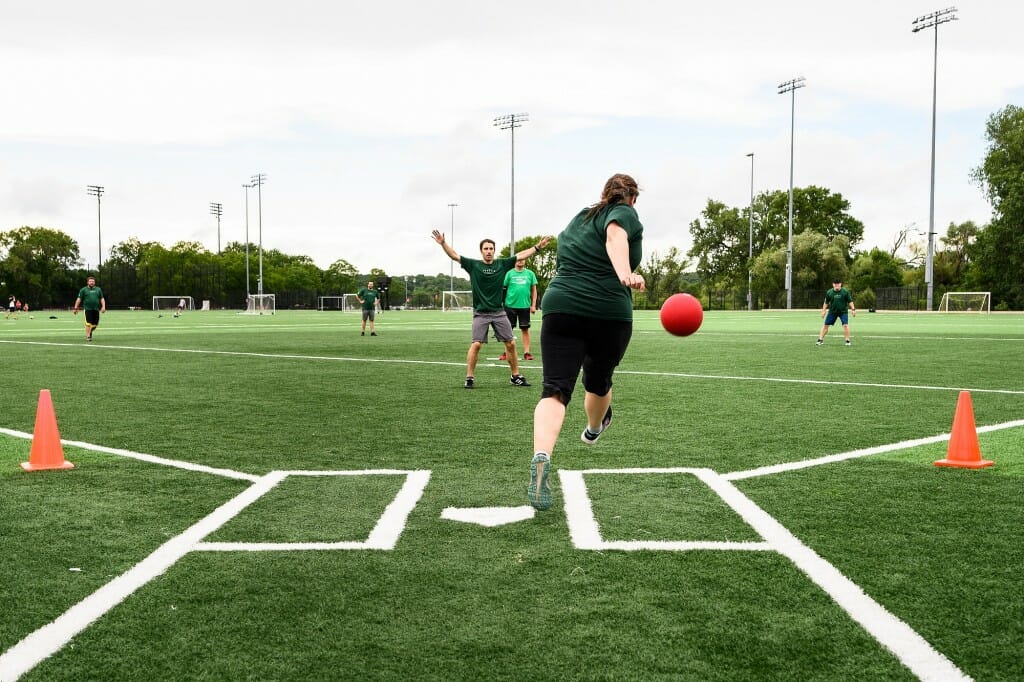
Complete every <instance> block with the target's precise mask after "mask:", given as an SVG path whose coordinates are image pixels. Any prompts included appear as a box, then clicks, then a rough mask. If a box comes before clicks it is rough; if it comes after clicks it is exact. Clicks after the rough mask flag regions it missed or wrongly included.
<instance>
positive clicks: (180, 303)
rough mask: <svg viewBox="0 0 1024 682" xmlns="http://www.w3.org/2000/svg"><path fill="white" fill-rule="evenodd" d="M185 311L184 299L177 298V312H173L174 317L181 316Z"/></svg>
mask: <svg viewBox="0 0 1024 682" xmlns="http://www.w3.org/2000/svg"><path fill="white" fill-rule="evenodd" d="M183 312H185V299H183V298H179V299H178V312H176V313H174V316H175V317H181V314H182V313H183Z"/></svg>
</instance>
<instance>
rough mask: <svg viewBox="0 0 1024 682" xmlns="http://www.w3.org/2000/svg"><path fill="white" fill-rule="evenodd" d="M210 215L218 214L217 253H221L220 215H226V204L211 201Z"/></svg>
mask: <svg viewBox="0 0 1024 682" xmlns="http://www.w3.org/2000/svg"><path fill="white" fill-rule="evenodd" d="M210 215H215V216H217V255H218V256H219V255H220V217H221V216H222V215H224V204H218V203H215V202H212V201H211V202H210Z"/></svg>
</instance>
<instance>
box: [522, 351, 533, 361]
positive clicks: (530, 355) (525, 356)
mask: <svg viewBox="0 0 1024 682" xmlns="http://www.w3.org/2000/svg"><path fill="white" fill-rule="evenodd" d="M523 360H533V353H523Z"/></svg>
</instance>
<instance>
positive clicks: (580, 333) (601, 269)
mask: <svg viewBox="0 0 1024 682" xmlns="http://www.w3.org/2000/svg"><path fill="white" fill-rule="evenodd" d="M639 195H640V188H639V186H638V185H637V183H636V180H634V179H633V178H631V177H630V176H628V175H625V174H622V173H618V174H616V175H613V176H612V177H610V178H609V179H608V181H607V182H606V183H605V185H604V189H603V190H602V191H601V200H600V201H599V202H598V203H596V204H594V205H593V206H589V207H587V208H584V209H583V210H581V211H580V212H579V213H578V214H576V216H575V217H574V218H573V219H572V220H571V221H570V222H569V225H568V226H567V227H566V228H565V229H564V230H562V232H561V233H560V234H559V235H558V259H557V264H558V270H557V272H556V273H555V276H554V278H552V280H551V283H550V284H549V285H548V288H547V290H546V291H545V292H544V326H543V327H541V330H540V347H541V351H542V352H543V353H544V388H543V389H542V390H541V397H540V401H539V402H538V403H537V407H536V408H535V409H534V411H533V453H534V454H533V459H532V460H531V461H530V484H529V485H528V486H527V488H526V494H527V497H528V499H529V500H530V504H531V505H533V507H534V508H536V509H541V510H543V509H548V508H550V507H551V502H552V498H551V487H550V485H549V484H548V476H549V474H550V469H551V453H552V452H553V451H554V447H555V443H556V442H557V440H558V435H559V433H561V431H562V423H563V422H564V421H565V411H566V406H568V404H569V400H570V399H571V398H572V393H573V389H574V388H575V387H576V381H577V378H578V377H579V374H580V370H581V369H582V370H583V389H584V391H586V395H585V396H584V398H583V411H584V413H585V414H586V418H587V426H586V428H584V429H583V433H582V434H580V440H582V441H583V442H584V443H585V444H586V445H593V444H594V443H596V442H597V440H598V438H600V436H601V434H602V433H604V430H605V429H607V428H608V427H609V426H610V425H611V423H612V375H613V374H614V372H615V368H616V367H617V366H618V365H619V362H620V361H621V360H622V358H623V356H624V355H625V353H626V348H627V347H628V346H629V340H630V338H631V336H632V334H633V292H634V291H644V288H645V286H646V284H645V282H644V278H643V275H641V274H640V273H638V272H634V271H635V270H636V268H637V267H638V266H639V265H640V261H641V258H642V256H643V253H642V246H643V233H644V227H643V225H642V224H641V223H640V218H639V217H638V216H637V212H636V209H635V208H634V205H635V204H636V200H637V197H638V196H639Z"/></svg>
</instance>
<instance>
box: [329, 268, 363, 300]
mask: <svg viewBox="0 0 1024 682" xmlns="http://www.w3.org/2000/svg"><path fill="white" fill-rule="evenodd" d="M358 279H359V271H357V270H356V267H355V266H354V265H352V264H351V263H349V262H348V261H347V260H345V259H338V260H336V261H334V262H333V263H331V264H330V265H329V266H328V267H327V269H326V270H324V272H323V278H322V281H323V294H324V295H326V296H340V295H342V294H346V293H353V292H356V291H358V290H359V287H358V286H356V284H357V282H358Z"/></svg>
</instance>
